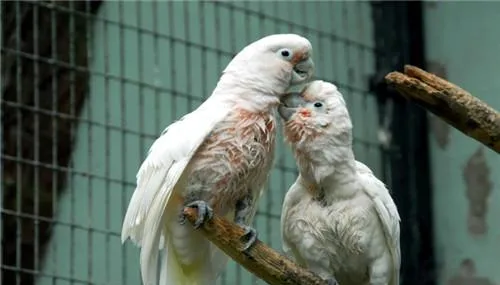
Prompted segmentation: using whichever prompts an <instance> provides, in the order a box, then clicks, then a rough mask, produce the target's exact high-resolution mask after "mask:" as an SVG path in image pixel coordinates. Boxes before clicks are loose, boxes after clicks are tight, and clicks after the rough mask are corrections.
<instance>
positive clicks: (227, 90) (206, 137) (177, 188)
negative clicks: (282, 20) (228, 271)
mask: <svg viewBox="0 0 500 285" xmlns="http://www.w3.org/2000/svg"><path fill="white" fill-rule="evenodd" d="M311 55H312V48H311V44H310V43H309V41H308V40H307V39H305V38H303V37H300V36H298V35H293V34H282V35H271V36H268V37H264V38H262V39H260V40H258V41H256V42H254V43H252V44H250V45H248V46H247V47H245V48H244V49H243V50H242V51H241V52H240V53H238V55H236V57H235V58H234V59H233V60H232V61H231V62H230V63H229V64H228V66H227V67H226V69H225V70H224V73H223V75H222V76H221V78H220V80H219V82H218V83H217V86H216V88H215V89H214V91H213V93H212V95H211V96H210V97H209V98H208V99H207V100H206V101H205V102H204V103H203V104H201V105H200V106H199V107H198V108H197V109H196V110H194V111H193V112H191V113H189V114H187V115H185V116H184V117H182V118H181V119H180V120H178V121H176V122H174V123H172V124H171V125H170V126H168V127H167V128H166V129H165V130H164V131H163V132H162V134H161V136H160V137H159V138H158V139H157V140H156V141H155V142H154V143H153V145H152V146H151V148H150V150H149V153H148V156H147V157H146V159H145V160H144V162H143V163H142V165H141V167H140V169H139V171H138V173H137V187H136V189H135V191H134V193H133V195H132V197H131V199H130V202H129V206H128V209H127V213H126V215H125V218H124V221H123V227H122V242H125V241H126V240H127V239H128V238H130V239H131V240H132V241H133V242H134V243H135V244H137V245H138V246H140V247H141V256H140V263H141V275H142V280H143V283H144V284H145V285H153V284H157V281H158V280H157V270H158V257H159V254H160V251H163V253H162V259H163V264H162V266H161V272H160V284H162V285H201V284H213V282H214V281H215V279H216V277H217V276H218V274H219V273H220V271H221V270H222V269H223V268H224V266H225V264H226V261H227V257H226V256H225V255H224V254H223V253H222V252H220V251H219V250H218V249H216V248H215V246H213V245H212V244H210V243H209V242H208V241H207V240H206V239H204V238H203V236H202V235H201V234H199V233H197V232H196V231H195V230H193V228H192V226H191V225H186V224H183V223H181V219H180V214H181V210H182V208H183V207H184V206H187V205H189V206H192V205H194V206H196V207H197V208H198V210H199V213H200V216H201V219H200V223H202V222H203V218H206V216H205V215H203V212H202V210H203V211H205V212H207V213H208V212H211V211H212V209H213V211H214V212H215V213H217V214H219V215H223V216H226V217H228V218H231V219H234V220H235V221H236V222H238V223H239V224H241V225H242V226H244V227H246V228H247V230H248V231H249V234H252V231H253V232H254V230H253V229H252V228H250V227H248V225H250V224H251V222H252V219H253V216H254V214H255V210H256V205H257V201H258V198H259V197H260V195H261V194H262V191H263V189H264V185H265V183H266V180H267V177H268V174H269V172H270V169H271V166H272V162H273V151H274V140H275V118H274V115H273V110H274V109H275V107H276V106H277V105H278V103H279V97H280V96H281V95H282V94H283V93H284V92H285V91H286V90H287V89H288V88H289V87H291V86H294V85H297V84H302V83H304V82H305V81H307V80H308V79H309V78H310V76H311V75H312V71H313V63H312V60H311ZM193 203H194V204H193Z"/></svg>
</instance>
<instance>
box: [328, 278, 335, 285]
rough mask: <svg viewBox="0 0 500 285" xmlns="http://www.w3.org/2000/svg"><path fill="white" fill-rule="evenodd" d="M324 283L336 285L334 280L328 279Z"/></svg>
mask: <svg viewBox="0 0 500 285" xmlns="http://www.w3.org/2000/svg"><path fill="white" fill-rule="evenodd" d="M326 282H327V283H328V285H338V283H337V280H336V279H335V278H328V279H326Z"/></svg>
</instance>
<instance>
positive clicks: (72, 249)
mask: <svg viewBox="0 0 500 285" xmlns="http://www.w3.org/2000/svg"><path fill="white" fill-rule="evenodd" d="M68 4H69V9H70V10H73V9H74V3H73V2H72V1H70V2H68ZM68 17H69V31H70V32H69V66H70V67H72V66H73V65H74V63H75V59H74V56H75V34H74V33H75V19H74V17H73V15H72V13H68ZM52 44H57V42H56V43H52ZM67 71H68V72H69V75H70V80H69V87H70V88H69V90H70V93H69V94H70V95H69V98H70V100H69V101H70V118H71V119H70V120H71V121H70V125H71V128H70V137H72V138H74V137H75V135H76V130H75V121H74V120H75V117H76V110H75V70H74V69H72V68H69V69H67ZM89 147H90V146H89ZM73 168H74V164H73V161H72V162H71V164H70V169H71V172H70V173H71V174H70V175H71V179H70V181H71V184H70V185H71V186H70V187H69V189H68V190H69V192H70V208H71V233H70V241H71V245H70V268H69V271H70V273H69V274H70V278H72V279H73V278H74V277H75V249H76V247H77V245H76V242H75V231H76V224H75V223H76V219H75V215H76V213H75V205H76V197H75V193H74V189H75V181H74V176H75V173H74V171H73Z"/></svg>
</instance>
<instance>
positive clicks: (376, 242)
mask: <svg viewBox="0 0 500 285" xmlns="http://www.w3.org/2000/svg"><path fill="white" fill-rule="evenodd" d="M281 101H282V104H281V105H280V107H279V108H278V111H279V114H280V116H281V117H282V119H283V120H284V133H285V140H286V141H287V142H288V143H289V144H290V145H291V147H292V150H293V153H294V156H295V159H296V162H297V167H298V169H299V173H300V174H299V177H298V178H297V180H296V181H295V183H294V184H293V185H292V186H291V187H290V189H289V191H288V192H287V194H286V197H285V200H284V203H283V209H282V213H281V233H282V240H283V249H284V251H285V252H286V253H287V254H288V255H290V256H291V257H292V258H294V259H295V260H296V261H297V262H298V263H299V264H301V265H302V266H304V267H307V268H309V269H310V270H312V271H314V272H316V273H317V274H318V275H320V276H321V277H322V278H324V279H327V280H329V283H330V284H335V282H336V281H338V282H339V284H341V285H342V284H349V285H361V284H371V285H399V269H400V264H401V253H400V245H399V233H400V225H399V223H400V217H399V213H398V210H397V208H396V205H395V203H394V201H393V200H392V197H391V195H390V193H389V191H388V190H387V188H386V187H385V185H384V183H382V182H381V181H380V180H379V179H377V177H375V175H374V174H373V172H372V171H371V170H370V169H369V168H368V167H367V166H366V165H364V164H363V163H361V162H359V161H356V160H355V158H354V154H353V151H352V123H351V119H350V117H349V112H348V110H347V107H346V104H345V101H344V98H343V97H342V94H341V93H340V92H339V91H338V90H337V87H336V86H335V85H333V84H331V83H328V82H325V81H320V80H317V81H313V82H311V83H309V84H308V85H306V87H304V89H303V90H302V91H301V92H298V93H289V94H287V95H285V96H283V97H282V100H281Z"/></svg>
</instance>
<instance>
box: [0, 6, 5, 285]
mask: <svg viewBox="0 0 500 285" xmlns="http://www.w3.org/2000/svg"><path fill="white" fill-rule="evenodd" d="M3 17H4V14H3V2H2V3H0V31H2V35H0V47H2V48H3V24H2V20H1V19H3ZM0 62H3V61H2V53H0ZM0 80H1V82H0V85H1V86H4V84H5V82H4V76H3V74H2V71H1V69H0ZM0 90H2V91H1V92H2V94H0V96H1V97H0V98H1V99H3V88H2V89H0ZM2 110H3V108H1V107H0V181H4V180H3V158H2V157H3V153H2V152H3V140H2V139H1V138H3V120H2V118H3V112H2ZM3 193H4V191H3V183H0V282H3V265H4V264H3V246H2V240H3V233H4V230H3V210H4V206H3Z"/></svg>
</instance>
